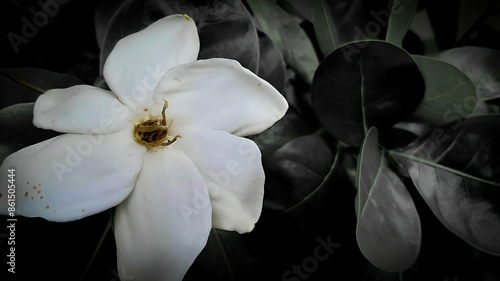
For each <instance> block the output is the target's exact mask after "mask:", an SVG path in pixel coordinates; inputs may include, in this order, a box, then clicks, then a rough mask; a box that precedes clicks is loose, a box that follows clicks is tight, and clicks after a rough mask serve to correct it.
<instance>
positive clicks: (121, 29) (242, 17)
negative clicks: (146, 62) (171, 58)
mask: <svg viewBox="0 0 500 281" xmlns="http://www.w3.org/2000/svg"><path fill="white" fill-rule="evenodd" d="M172 14H187V15H188V16H190V17H191V18H193V20H194V21H195V23H196V26H197V28H198V35H199V37H200V53H199V55H198V58H199V59H206V58H215V57H221V58H229V59H234V60H237V61H239V62H240V63H241V65H243V66H244V67H246V68H248V69H250V70H251V71H253V72H257V69H258V62H259V45H258V44H259V42H258V38H257V31H256V29H255V26H254V25H253V23H252V19H251V17H250V15H249V14H248V12H247V10H246V9H245V7H244V6H243V4H241V2H240V1H237V0H215V1H195V0H191V1H182V0H175V1H170V0H169V1H167V0H147V1H143V0H131V1H127V2H126V3H125V4H123V5H122V6H120V8H119V10H118V11H117V12H116V13H115V15H114V17H113V19H112V20H111V21H110V23H109V25H108V29H107V31H106V37H105V39H104V43H103V47H102V49H101V59H100V60H101V61H100V63H101V69H102V67H103V66H104V63H105V62H106V58H107V57H108V55H109V54H110V53H111V50H112V49H113V48H114V46H115V44H116V43H117V42H118V40H120V39H121V38H123V37H125V36H127V35H129V34H131V33H134V32H137V31H139V30H142V29H144V28H145V27H146V26H148V25H150V24H152V23H153V22H155V21H157V20H159V19H161V18H163V17H166V16H169V15H172Z"/></svg>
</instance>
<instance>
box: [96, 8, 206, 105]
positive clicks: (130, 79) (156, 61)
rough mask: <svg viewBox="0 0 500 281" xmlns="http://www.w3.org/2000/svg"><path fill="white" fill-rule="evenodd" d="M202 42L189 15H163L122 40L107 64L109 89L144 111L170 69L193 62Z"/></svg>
mask: <svg viewBox="0 0 500 281" xmlns="http://www.w3.org/2000/svg"><path fill="white" fill-rule="evenodd" d="M199 48H200V41H199V39H198V31H197V29H196V25H195V24H194V21H193V20H192V19H191V18H190V17H188V16H186V15H172V16H168V17H166V18H163V19H161V20H159V21H157V22H155V23H153V24H152V25H150V26H148V27H147V28H145V29H143V30H141V31H139V32H137V33H134V34H131V35H129V36H127V37H125V38H123V39H121V40H120V41H119V42H118V43H117V44H116V46H115V47H114V49H113V51H112V52H111V54H110V55H109V57H108V58H107V59H106V63H105V64H104V73H103V74H104V78H105V80H106V83H107V84H108V86H109V87H110V89H111V90H112V91H113V93H115V94H116V95H117V96H118V98H119V99H120V100H121V101H122V102H123V103H124V104H126V105H128V106H129V107H130V108H131V109H135V110H138V111H141V110H144V106H146V107H148V106H150V104H148V103H149V102H151V95H152V93H153V91H154V89H155V87H156V85H157V84H158V81H160V79H161V78H162V77H163V75H164V74H165V72H167V71H168V70H169V69H170V68H172V67H174V66H177V65H180V64H184V63H189V62H193V61H195V60H196V58H197V57H198V51H199Z"/></svg>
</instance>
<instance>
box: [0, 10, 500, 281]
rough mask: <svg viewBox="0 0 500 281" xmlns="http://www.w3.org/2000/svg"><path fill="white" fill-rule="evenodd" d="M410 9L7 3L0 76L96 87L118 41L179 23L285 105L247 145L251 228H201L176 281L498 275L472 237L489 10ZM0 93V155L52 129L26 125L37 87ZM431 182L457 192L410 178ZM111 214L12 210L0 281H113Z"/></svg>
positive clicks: (495, 188)
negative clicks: (260, 195) (256, 180)
mask: <svg viewBox="0 0 500 281" xmlns="http://www.w3.org/2000/svg"><path fill="white" fill-rule="evenodd" d="M47 3H52V5H53V6H56V7H57V10H54V9H52V10H51V11H47V10H44V7H45V6H46V5H48V4H47ZM396 3H397V4H398V5H402V6H401V7H403V8H401V7H400V8H401V9H402V10H401V12H400V13H398V15H400V16H399V17H398V18H394V19H393V18H391V21H393V22H389V18H388V17H387V16H386V15H387V14H388V13H389V12H390V10H391V8H392V9H393V11H394V6H393V5H396ZM415 3H416V2H414V1H402V0H400V1H395V2H394V4H393V3H392V1H390V2H389V1H387V0H381V1H350V0H349V1H347V0H318V1H299V0H278V1H269V0H267V1H264V0H262V1H257V0H248V1H238V0H211V1H209V0H199V1H195V0H191V1H189V0H185V1H182V0H175V1H165V0H147V1H139V0H128V1H116V0H114V1H100V0H87V1H83V0H64V1H63V0H59V1H56V0H45V1H43V0H40V1H34V0H20V1H14V0H4V1H2V2H1V3H0V5H1V9H0V48H1V49H0V50H1V51H0V67H1V68H2V69H5V70H7V71H8V72H9V73H10V74H12V75H14V76H16V77H18V78H20V79H22V80H24V81H26V82H28V83H30V84H32V85H35V86H37V87H39V88H41V89H44V90H47V89H50V88H61V87H68V86H71V85H77V84H90V85H96V86H100V87H106V85H105V82H104V81H103V78H102V76H101V70H102V65H103V63H104V61H105V59H106V57H107V55H109V53H110V52H111V50H112V49H113V46H114V44H116V42H117V41H118V40H119V39H120V38H122V37H124V36H126V35H128V34H130V33H133V32H136V31H138V30H140V29H142V28H144V27H145V26H147V25H149V24H151V23H152V22H154V21H156V20H158V19H160V18H162V17H164V16H166V15H170V14H176V13H184V14H188V15H189V16H191V17H192V18H193V19H194V20H195V22H196V24H197V27H198V31H199V35H200V40H201V51H200V55H199V58H200V59H201V58H211V57H226V58H231V59H236V60H238V61H239V62H240V63H241V64H242V65H243V66H245V67H247V68H248V69H250V70H251V71H253V72H254V73H256V74H258V75H259V76H261V77H263V78H264V79H266V80H268V81H269V82H270V83H272V85H273V86H275V87H276V88H277V89H278V90H279V91H280V92H281V93H282V94H283V95H284V96H285V97H286V98H287V100H288V102H289V104H290V109H289V111H288V112H287V114H286V115H285V117H284V118H283V119H282V120H280V121H279V122H277V123H276V124H275V125H274V126H273V127H271V128H270V129H268V130H266V131H265V132H263V133H261V134H259V135H256V136H251V138H252V139H253V140H254V141H255V142H256V143H257V144H258V145H259V147H260V148H261V150H262V154H263V159H262V161H263V164H264V168H265V171H266V186H265V188H266V195H265V201H264V209H263V213H262V217H261V219H260V220H259V222H258V224H257V226H256V228H255V229H254V231H252V232H251V233H248V234H244V235H239V234H237V233H233V232H225V231H220V230H213V231H212V233H211V236H210V238H209V242H208V244H207V246H206V248H205V249H204V250H203V252H202V253H201V254H200V255H199V257H198V258H197V260H196V261H195V263H194V264H193V266H192V267H191V269H190V270H189V271H188V273H187V275H186V277H185V280H201V279H203V280H294V281H297V280H345V278H348V279H350V280H366V281H368V280H384V281H385V280H405V281H407V280H436V281H437V280H439V281H444V280H449V281H451V280H459V281H463V280H484V281H490V280H500V258H499V257H498V255H500V246H499V245H500V243H496V244H495V243H492V244H488V242H490V241H493V240H495V239H497V238H495V237H494V235H495V234H497V233H495V232H491V233H485V232H484V231H482V228H481V222H483V221H487V223H491V224H495V223H498V222H500V221H498V219H499V218H498V215H499V208H500V205H499V204H500V203H498V202H499V201H498V200H499V198H500V197H499V195H500V194H499V188H500V162H499V159H500V116H499V115H498V113H499V106H500V43H499V42H500V40H499V39H500V4H499V3H498V1H487V0H482V1H471V0H462V1H453V0H444V1H419V2H418V5H417V4H415ZM404 5H407V6H404ZM42 14H44V15H45V16H44V15H42ZM413 14H415V15H414V16H413ZM408 28H409V31H408V32H406V31H407V29H408ZM443 61H444V62H446V63H444V62H443ZM457 81H459V82H457ZM0 91H1V95H0V97H1V98H0V118H1V119H0V132H1V138H0V157H1V159H2V161H3V159H4V158H5V157H6V156H7V155H9V154H10V153H13V152H15V151H17V150H18V149H20V148H22V147H24V146H27V145H31V144H34V143H37V142H39V141H41V140H45V139H48V138H50V137H53V136H55V135H56V134H57V133H55V132H50V131H45V130H40V129H37V128H35V127H34V126H33V125H32V124H31V120H32V107H33V102H34V101H35V100H36V98H37V97H38V95H39V93H37V92H35V91H33V90H32V89H29V88H27V87H25V86H23V85H21V84H19V83H17V82H15V81H13V80H12V79H10V78H8V77H7V76H5V75H0ZM457 106H458V107H457ZM472 116H476V117H472ZM462 118H467V119H465V121H464V120H462ZM370 128H371V129H370ZM471 128H473V129H471ZM436 139H437V140H436ZM429 143H431V144H433V146H429V145H427V144H429ZM429 163H430V164H429ZM443 167H444V168H443ZM415 169H420V170H419V171H420V172H421V174H418V173H416V172H415V171H416V170H415ZM424 172H425V173H424ZM435 174H439V175H440V176H441V178H440V179H449V180H450V181H451V180H456V181H458V182H460V184H457V185H456V186H447V185H446V183H445V182H446V181H445V180H443V181H442V182H441V181H437V180H436V181H432V180H431V182H432V183H431V184H429V183H422V180H421V179H425V178H430V179H433V175H435ZM437 179H439V177H437ZM477 179H481V180H483V181H481V180H477ZM429 189H430V190H432V191H433V193H432V194H434V195H428V193H426V192H425V191H426V190H429ZM443 190H445V191H446V190H448V191H449V190H455V191H456V192H457V193H456V194H455V193H452V192H451V193H450V192H448V193H447V192H445V191H443ZM435 194H437V195H435ZM457 194H458V195H457ZM463 194H465V195H463ZM459 195H463V196H465V199H467V200H469V199H470V200H469V201H467V200H465V201H466V202H465V201H462V199H463V197H460V196H459ZM395 198H396V199H395ZM461 198H462V199H461ZM433 202H434V203H433ZM436 202H437V203H436ZM464 202H465V203H464ZM475 202H483V203H484V202H487V203H488V204H489V205H488V206H490V208H489V209H488V210H482V211H475V210H477V208H476V207H477V205H474V203H475ZM443 204H447V205H446V206H451V207H447V209H446V210H445V211H443V209H442V208H443V207H442V206H443ZM457 206H458V207H457ZM446 211H449V212H450V213H447V212H446ZM111 212H112V211H106V212H103V213H100V214H97V215H94V216H90V217H87V218H85V219H82V220H79V221H74V222H70V223H64V224H62V223H53V222H48V221H45V220H43V219H37V218H24V217H19V218H18V222H17V224H16V272H17V273H16V274H15V275H14V276H13V275H7V273H6V270H4V269H3V268H4V267H3V266H2V272H1V273H0V276H1V277H0V279H1V280H30V279H33V276H36V278H37V279H38V278H40V279H42V278H44V279H50V280H103V281H108V280H109V281H111V280H119V277H118V269H117V268H116V247H115V244H114V237H113V235H112V231H110V232H107V234H106V235H103V233H106V232H105V229H106V227H107V225H108V222H109V220H110V217H111V215H112V214H111ZM440 212H441V213H440ZM450 214H451V215H450ZM470 214H473V215H470ZM490 214H493V215H494V216H496V219H497V220H495V219H494V218H491V217H490V216H489V215H490ZM381 218H385V219H389V221H385V222H383V221H382V219H381ZM453 218H458V219H457V220H458V221H457V220H454V219H453ZM474 219H476V220H477V221H478V222H479V223H478V224H474V223H472V221H473V220H474ZM2 221H5V217H2ZM478 225H479V226H478ZM6 226H7V224H6V223H2V224H1V225H0V249H1V253H2V255H1V259H0V262H1V263H2V264H3V265H5V264H6V254H4V253H6V252H7V249H8V248H7V237H8V236H7V235H8V230H7V228H6ZM401 227H404V229H411V230H412V231H411V232H410V233H405V234H402V233H401ZM497 227H499V226H498V225H497ZM464 229H465V230H464ZM471 233H472V234H471ZM480 234H481V235H480ZM138 239H140V238H138ZM325 245H329V246H325ZM96 248H98V251H96ZM318 252H320V253H321V254H322V255H326V257H325V258H323V256H321V257H319V256H318V255H317V253H318ZM387 261H388V262H387ZM158 262H161V261H158ZM384 269H385V270H384ZM4 276H5V277H4Z"/></svg>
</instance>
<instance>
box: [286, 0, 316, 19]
mask: <svg viewBox="0 0 500 281" xmlns="http://www.w3.org/2000/svg"><path fill="white" fill-rule="evenodd" d="M278 4H280V6H281V7H283V9H285V11H287V12H288V13H289V14H291V15H295V16H298V17H300V18H301V19H303V20H307V21H310V22H312V20H311V7H310V6H311V3H310V1H304V0H278Z"/></svg>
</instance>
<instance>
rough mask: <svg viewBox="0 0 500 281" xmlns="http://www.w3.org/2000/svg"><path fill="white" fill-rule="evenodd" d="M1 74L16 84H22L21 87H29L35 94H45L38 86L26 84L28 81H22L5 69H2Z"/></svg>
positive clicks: (0, 69)
mask: <svg viewBox="0 0 500 281" xmlns="http://www.w3.org/2000/svg"><path fill="white" fill-rule="evenodd" d="M0 72H1V73H2V74H3V75H4V76H5V77H7V78H9V79H11V80H12V81H14V82H16V83H19V84H21V85H23V86H25V87H27V88H30V89H32V90H33V91H35V92H39V93H40V94H43V93H45V90H43V89H40V88H38V87H37V86H35V85H32V84H30V83H28V82H26V81H24V80H22V79H20V78H18V77H16V76H14V75H12V74H11V73H9V72H8V71H7V70H5V69H3V68H0Z"/></svg>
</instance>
